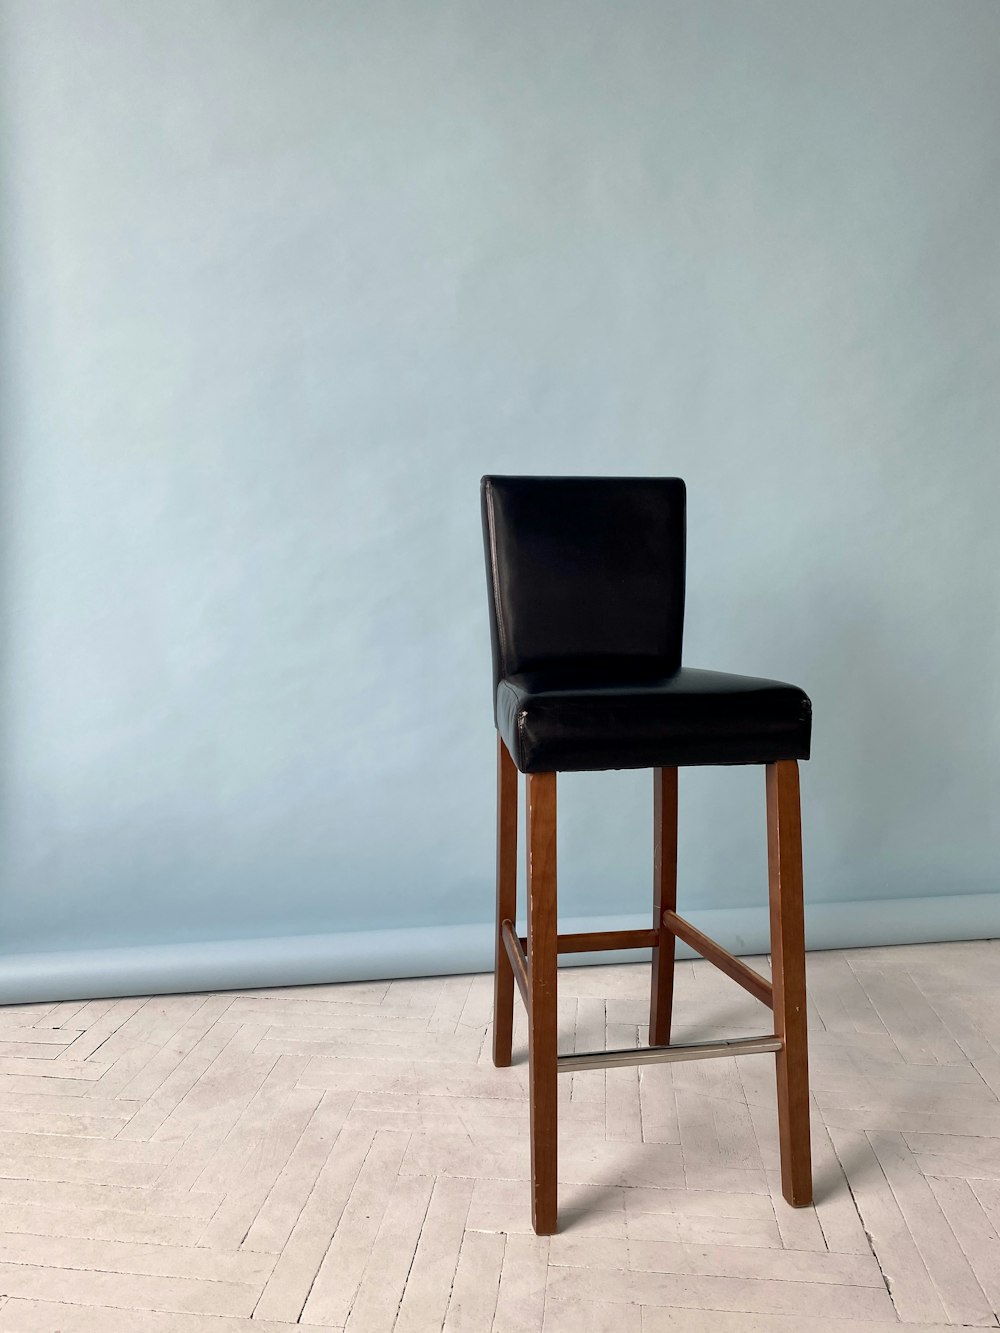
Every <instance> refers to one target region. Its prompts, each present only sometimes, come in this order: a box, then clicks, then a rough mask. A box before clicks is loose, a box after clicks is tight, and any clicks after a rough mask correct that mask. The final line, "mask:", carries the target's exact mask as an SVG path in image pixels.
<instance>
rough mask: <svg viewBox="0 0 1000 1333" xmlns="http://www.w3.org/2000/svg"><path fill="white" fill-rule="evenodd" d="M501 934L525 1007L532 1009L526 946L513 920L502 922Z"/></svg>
mask: <svg viewBox="0 0 1000 1333" xmlns="http://www.w3.org/2000/svg"><path fill="white" fill-rule="evenodd" d="M500 935H501V937H502V939H503V943H504V948H505V949H506V950H507V957H508V958H509V959H510V965H511V967H512V968H513V969H514V980H515V981H516V982H517V989H518V990H519V991H520V992H521V999H522V1000H523V1001H524V1007H525V1009H530V1008H531V982H530V981H529V980H528V960H527V958H526V957H525V953H524V948H523V946H522V944H521V941H520V939H519V938H518V935H517V931H516V930H515V929H514V923H513V921H504V922H503V923H502V924H501V926H500Z"/></svg>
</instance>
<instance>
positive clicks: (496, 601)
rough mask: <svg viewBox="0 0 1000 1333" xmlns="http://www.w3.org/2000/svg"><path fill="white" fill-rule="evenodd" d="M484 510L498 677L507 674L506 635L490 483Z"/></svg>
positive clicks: (488, 483) (487, 486) (487, 488)
mask: <svg viewBox="0 0 1000 1333" xmlns="http://www.w3.org/2000/svg"><path fill="white" fill-rule="evenodd" d="M486 508H487V510H488V511H489V523H488V524H487V527H488V528H489V538H490V578H491V579H492V582H493V612H494V615H495V616H496V621H497V640H498V643H499V647H500V675H501V676H505V675H506V674H507V635H506V632H505V631H504V626H503V613H502V611H501V609H500V580H499V577H498V575H497V538H496V528H497V525H496V517H495V515H494V512H493V486H492V484H491V483H490V482H487V483H486Z"/></svg>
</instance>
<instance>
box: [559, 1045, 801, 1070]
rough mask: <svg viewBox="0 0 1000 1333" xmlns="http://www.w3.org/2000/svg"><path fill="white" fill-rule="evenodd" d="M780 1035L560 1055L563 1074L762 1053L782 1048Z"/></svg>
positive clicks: (560, 1067) (560, 1066) (560, 1068)
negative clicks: (581, 1070) (577, 1070)
mask: <svg viewBox="0 0 1000 1333" xmlns="http://www.w3.org/2000/svg"><path fill="white" fill-rule="evenodd" d="M781 1047H782V1041H781V1038H780V1037H775V1036H769V1037H736V1038H733V1039H732V1040H730V1041H701V1042H692V1043H691V1044H690V1045H688V1046H646V1047H643V1048H636V1049H633V1050H624V1051H581V1052H580V1054H579V1055H560V1056H559V1058H558V1060H557V1062H556V1063H557V1064H558V1066H559V1072H560V1074H568V1073H571V1072H572V1071H573V1070H574V1069H619V1068H621V1067H622V1066H625V1065H658V1064H669V1063H670V1062H671V1061H673V1060H715V1059H718V1058H719V1057H721V1056H725V1055H758V1054H760V1053H762V1052H764V1051H780V1050H781Z"/></svg>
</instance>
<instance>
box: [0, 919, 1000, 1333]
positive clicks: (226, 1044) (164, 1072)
mask: <svg viewBox="0 0 1000 1333" xmlns="http://www.w3.org/2000/svg"><path fill="white" fill-rule="evenodd" d="M751 962H752V965H753V966H754V967H756V968H757V969H758V970H759V971H762V972H766V971H767V966H768V964H767V960H766V959H754V960H751ZM809 984H810V1010H809V1021H810V1039H811V1062H812V1094H813V1147H814V1175H815V1185H816V1203H815V1206H814V1207H812V1208H807V1209H799V1210H792V1209H790V1208H788V1206H787V1205H786V1204H785V1203H784V1200H783V1199H782V1197H781V1192H780V1184H779V1175H778V1165H779V1164H778V1151H777V1142H778V1140H777V1128H776V1120H775V1093H774V1065H773V1061H772V1060H770V1059H768V1058H767V1057H741V1058H740V1059H738V1060H725V1061H713V1062H704V1063H697V1064H682V1065H675V1066H666V1065H659V1066H649V1067H647V1068H645V1069H642V1070H637V1069H619V1070H609V1071H607V1072H604V1071H594V1072H588V1073H582V1074H581V1073H577V1074H574V1075H572V1076H567V1077H564V1078H562V1079H561V1080H560V1087H559V1092H560V1162H559V1179H560V1220H561V1230H560V1233H559V1234H558V1235H557V1236H554V1237H551V1238H549V1239H539V1238H537V1237H535V1236H534V1235H533V1233H532V1231H531V1224H530V1207H529V1196H528V1183H527V1182H528V1174H529V1173H528V1117H527V1100H526V1092H527V1067H526V1050H525V1035H526V1027H525V1023H524V1018H523V1015H522V1014H521V1013H520V1012H519V1011H518V1012H517V1013H516V1018H515V1026H514V1044H515V1055H514V1065H513V1067H512V1068H511V1069H507V1070H496V1069H494V1068H493V1066H492V1062H491V1059H490V1046H489V1040H490V1022H491V1009H492V985H491V980H490V978H489V977H488V976H485V975H484V976H475V977H469V976H464V977H444V978H427V979H417V980H405V981H392V982H358V983H350V984H347V985H324V986H309V987H299V988H291V989H286V990H280V989H278V990H260V991H242V992H233V993H228V994H220V995H183V996H157V997H152V998H145V997H142V996H139V997H133V998H128V999H118V1000H93V1001H87V1002H82V1001H63V1002H61V1003H59V1004H43V1005H17V1006H10V1007H8V1008H6V1009H0V1333H56V1330H58V1333H279V1330H282V1329H288V1330H291V1329H294V1328H295V1327H300V1328H308V1329H313V1330H316V1333H442V1331H444V1333H569V1331H570V1330H572V1333H707V1331H708V1330H711V1333H782V1331H783V1330H788V1333H861V1331H862V1330H864V1333H887V1331H888V1330H889V1329H899V1328H902V1327H905V1326H907V1325H910V1326H912V1327H914V1328H920V1329H922V1330H924V1333H936V1331H937V1330H943V1329H946V1328H957V1327H979V1328H989V1327H992V1328H997V1327H998V1318H997V1312H998V1308H1000V1276H998V1274H1000V1021H998V1019H997V1014H998V1012H1000V942H997V941H980V942H974V943H968V944H941V945H922V946H913V947H907V948H899V949H892V948H884V949H865V950H854V951H843V952H831V953H825V954H814V955H811V956H810V959H809ZM647 987H648V972H647V969H646V968H645V967H644V966H640V965H617V964H616V965H614V966H610V967H598V968H575V969H567V970H564V971H563V972H561V973H560V1007H559V1041H560V1049H562V1050H566V1051H568V1050H573V1049H576V1050H585V1049H594V1048H598V1047H601V1046H602V1045H605V1044H607V1045H611V1046H616V1047H622V1046H626V1047H629V1046H636V1045H642V1044H644V1043H645V1041H646V1039H647V1029H646V1023H647V1021H648V989H647ZM768 1023H769V1017H768V1015H767V1013H766V1011H765V1010H763V1009H762V1008H760V1007H759V1006H756V1005H755V1004H754V1003H753V1001H752V1000H750V999H749V997H747V996H746V995H744V994H743V993H742V992H740V991H739V990H738V989H736V988H734V987H733V986H732V984H731V983H729V982H728V981H727V980H726V979H725V978H724V977H722V976H720V975H719V974H718V973H716V972H714V971H713V970H712V969H711V968H710V967H709V966H708V965H707V964H705V963H701V962H691V961H687V960H686V961H683V962H681V963H679V964H678V967H677V981H676V1003H675V1016H674V1036H675V1039H676V1040H679V1041H681V1040H705V1039H707V1038H710V1037H712V1036H734V1035H742V1034H747V1033H751V1032H757V1031H763V1030H765V1029H766V1028H767V1026H768Z"/></svg>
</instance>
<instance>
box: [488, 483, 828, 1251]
mask: <svg viewBox="0 0 1000 1333" xmlns="http://www.w3.org/2000/svg"><path fill="white" fill-rule="evenodd" d="M482 510H483V535H484V540H485V546H486V563H487V573H488V580H489V608H490V630H491V640H492V649H493V684H494V708H495V715H494V716H495V722H496V728H497V920H496V931H497V934H496V966H495V978H494V987H495V989H494V1025H493V1062H494V1064H495V1065H497V1066H498V1067H501V1068H502V1067H506V1066H508V1065H509V1064H510V1062H511V1030H512V1025H513V1014H514V987H515V984H516V986H517V987H518V989H519V991H520V993H521V998H522V1000H523V1001H524V1004H525V1008H526V1010H527V1014H528V1083H529V1102H530V1126H531V1149H530V1151H531V1216H532V1225H533V1226H534V1229H535V1231H536V1232H537V1233H538V1234H539V1235H550V1234H552V1233H553V1232H555V1230H556V1228H557V1213H558V1205H557V1189H558V1153H557V1088H556V1084H557V1079H558V1076H559V1074H560V1072H567V1071H573V1070H585V1069H596V1068H606V1067H611V1066H622V1065H636V1064H638V1065H641V1064H651V1063H657V1062H661V1061H673V1060H701V1059H707V1058H711V1057H718V1056H732V1055H745V1054H750V1053H755V1052H773V1054H774V1057H775V1064H776V1074H777V1094H778V1129H779V1143H780V1153H781V1188H782V1193H783V1195H784V1197H785V1199H786V1200H787V1201H788V1203H790V1204H792V1205H794V1206H796V1207H802V1206H804V1205H807V1204H809V1203H811V1202H812V1167H811V1157H810V1143H809V1078H808V1057H807V1045H806V993H805V937H804V923H803V907H802V841H801V829H800V816H799V774H798V760H800V759H808V758H809V741H810V730H811V720H812V711H811V706H810V702H809V699H808V697H807V696H806V695H805V694H804V693H803V691H802V690H800V689H798V688H797V687H796V686H794V685H786V684H783V683H782V682H780V681H773V680H759V679H757V678H755V677H749V676H735V675H730V674H727V673H722V672H716V671H701V670H695V669H692V668H690V667H682V666H681V642H682V634H683V621H684V585H685V521H686V520H685V511H686V492H685V486H684V482H683V481H681V480H679V479H678V478H676V477H657V478H629V477H505V476H487V477H484V478H483V481H482ZM705 764H762V765H763V766H764V769H765V775H766V784H765V785H766V804H767V857H768V879H769V890H770V923H771V960H772V965H771V980H770V981H768V980H767V979H766V978H765V977H763V976H761V975H760V974H759V973H758V972H756V971H754V969H753V968H751V967H749V966H748V965H747V964H746V963H744V962H743V961H742V960H741V959H739V958H736V957H734V956H733V955H732V954H730V953H729V952H727V951H726V950H725V949H723V948H722V946H721V945H719V944H717V943H716V942H715V941H714V940H711V939H709V938H708V937H707V936H706V935H704V934H702V932H701V931H699V930H697V929H695V927H694V926H692V925H691V924H690V923H689V922H687V921H685V920H684V919H683V917H680V916H678V914H677V910H676V909H677V770H678V768H680V767H684V766H685V765H705ZM620 768H650V769H652V770H653V847H654V857H653V923H652V926H651V928H650V929H649V930H616V931H598V932H594V933H587V934H577V935H560V934H559V933H558V927H557V920H556V775H557V773H559V772H579V771H584V770H588V771H592V770H599V769H620ZM519 773H523V774H525V775H526V805H527V822H526V837H527V918H528V933H527V936H525V937H521V936H518V934H517V929H516V926H515V924H514V923H515V921H516V917H517V864H516V862H517V796H518V774H519ZM676 940H681V941H683V942H684V943H685V944H687V945H689V946H690V947H691V948H692V949H694V950H695V951H696V952H697V953H699V954H700V955H701V956H702V957H704V958H706V959H707V960H708V961H709V962H711V963H713V964H714V965H715V966H716V967H718V968H719V969H720V970H721V971H722V972H724V973H725V974H726V975H727V976H728V977H730V978H732V980H733V981H736V982H738V983H739V985H741V986H742V987H743V988H744V989H745V990H747V991H749V992H750V994H751V995H753V996H755V997H756V999H758V1000H760V1001H762V1002H763V1003H764V1004H765V1005H767V1006H769V1007H770V1008H771V1009H772V1010H773V1012H774V1022H773V1028H774V1030H773V1032H770V1033H765V1034H763V1035H761V1036H759V1037H747V1038H739V1039H733V1040H728V1041H714V1042H702V1043H698V1044H691V1045H671V1042H670V1018H671V1006H672V999H673V974H674V950H675V941H676ZM647 948H651V949H652V958H653V961H652V980H651V988H650V1008H649V1047H648V1048H646V1049H639V1050H635V1049H630V1050H621V1051H600V1052H593V1053H590V1054H585V1053H580V1054H573V1055H559V1053H558V1050H557V1045H556V978H557V966H558V957H559V955H560V954H571V953H583V952H594V951H600V950H609V949H611V950H620V949H647Z"/></svg>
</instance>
